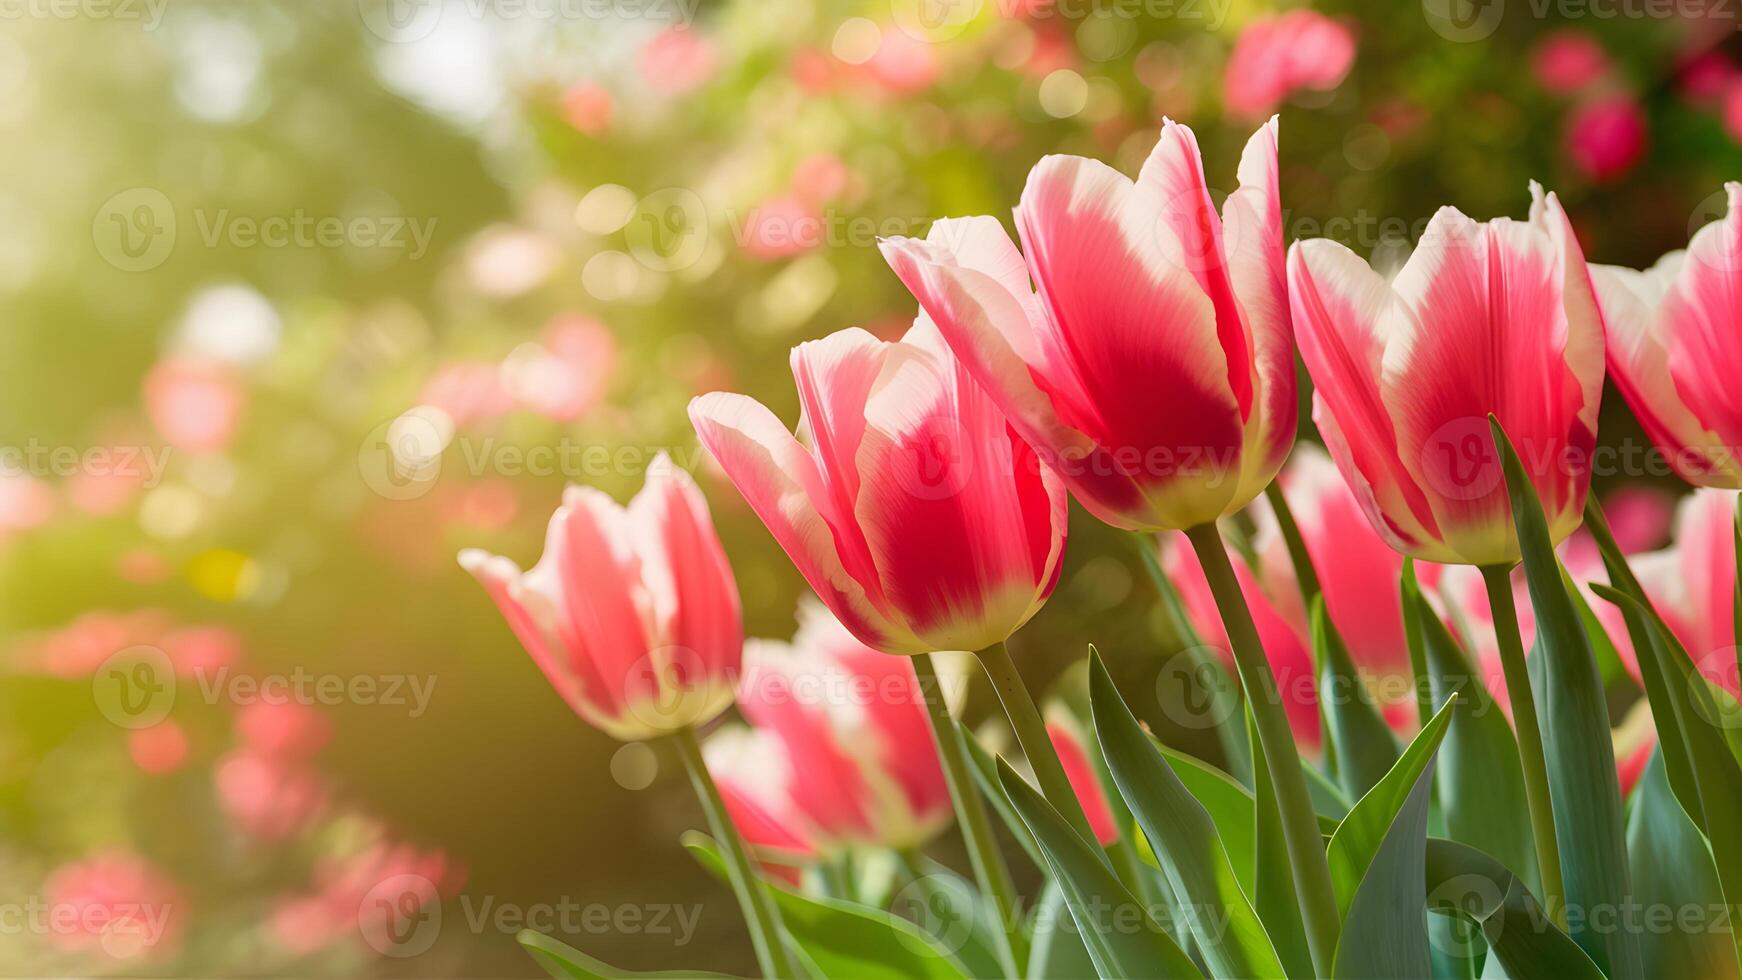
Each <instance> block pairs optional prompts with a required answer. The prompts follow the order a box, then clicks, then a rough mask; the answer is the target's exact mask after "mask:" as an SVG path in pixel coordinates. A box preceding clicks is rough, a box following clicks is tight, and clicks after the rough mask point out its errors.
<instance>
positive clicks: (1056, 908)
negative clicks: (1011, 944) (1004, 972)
mask: <svg viewBox="0 0 1742 980" xmlns="http://www.w3.org/2000/svg"><path fill="white" fill-rule="evenodd" d="M1094 975H1095V962H1094V961H1093V960H1091V959H1090V958H1089V948H1088V947H1087V946H1085V945H1083V937H1082V935H1081V934H1080V933H1079V932H1077V920H1076V919H1074V918H1072V917H1071V910H1070V907H1069V906H1068V905H1067V904H1066V903H1065V893H1064V889H1062V888H1060V887H1059V884H1058V882H1056V881H1052V880H1050V879H1049V880H1048V881H1047V883H1046V887H1045V888H1044V889H1042V890H1041V893H1040V901H1039V902H1037V903H1035V917H1034V944H1033V945H1032V946H1031V947H1030V948H1029V953H1028V971H1027V977H1028V978H1029V980H1083V978H1085V977H1092V976H1094Z"/></svg>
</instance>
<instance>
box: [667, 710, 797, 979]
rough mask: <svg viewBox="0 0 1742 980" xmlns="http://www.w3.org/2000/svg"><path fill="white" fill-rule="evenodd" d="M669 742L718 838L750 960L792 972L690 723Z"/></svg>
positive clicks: (777, 972) (775, 972) (767, 899)
mask: <svg viewBox="0 0 1742 980" xmlns="http://www.w3.org/2000/svg"><path fill="white" fill-rule="evenodd" d="M671 740H672V741H673V742H675V743H676V744H677V748H678V754H679V755H681V756H683V761H684V768H686V769H688V770H689V773H690V784H691V785H692V786H694V787H695V790H696V797H697V798H698V799H700V800H701V803H702V810H703V811H705V812H706V813H707V816H708V826H709V828H710V829H712V830H713V832H714V839H715V840H717V841H719V842H720V850H721V852H722V853H721V856H722V857H723V858H725V863H726V874H727V877H728V878H729V879H730V880H731V882H732V891H734V892H736V893H737V895H738V907H739V908H740V909H742V910H743V912H744V922H745V924H746V925H748V926H749V927H750V942H751V945H753V946H754V947H755V948H756V962H757V963H758V964H759V965H760V966H761V967H762V973H763V975H764V976H767V977H796V976H798V971H797V970H795V969H794V968H793V966H792V961H791V960H790V958H789V957H788V955H787V949H786V943H785V942H784V941H783V940H782V939H781V930H780V913H779V912H778V911H777V910H776V909H775V907H774V898H773V896H771V895H769V893H768V889H767V887H765V886H764V885H763V883H762V879H761V878H760V877H759V876H758V875H757V873H756V867H755V865H753V864H751V863H750V854H749V852H748V851H747V850H746V849H745V847H744V840H743V838H741V837H739V836H738V829H737V827H736V826H734V825H733V823H732V818H731V817H729V816H727V814H726V801H725V800H724V799H722V798H721V797H720V788H719V787H718V786H715V785H714V777H713V776H712V775H710V774H709V773H708V764H707V762H705V761H704V760H703V758H702V743H701V741H700V740H699V739H697V738H696V730H695V729H694V728H690V727H685V728H681V729H678V731H677V732H675V733H673V735H672V737H671Z"/></svg>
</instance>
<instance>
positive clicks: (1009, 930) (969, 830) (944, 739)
mask: <svg viewBox="0 0 1742 980" xmlns="http://www.w3.org/2000/svg"><path fill="white" fill-rule="evenodd" d="M912 660H913V670H914V673H915V674H916V675H917V676H918V678H919V690H920V697H921V698H922V699H923V700H924V701H925V710H926V717H927V718H928V719H929V720H930V721H931V734H932V742H933V743H934V744H935V745H936V746H937V749H938V759H939V760H940V761H941V762H942V763H943V767H944V780H945V782H947V783H949V787H950V801H951V802H952V803H954V804H955V807H956V826H958V827H960V828H961V831H962V840H963V842H964V843H966V844H967V845H968V860H969V861H970V862H971V863H972V864H973V866H974V880H975V881H977V882H978V883H979V885H980V891H981V892H982V893H983V894H986V895H990V896H991V897H992V902H993V904H994V905H995V906H996V907H997V910H998V926H999V928H998V933H999V935H1001V936H1003V937H1004V941H1003V942H1002V943H1000V944H999V949H998V956H999V959H1000V960H1001V961H1002V962H1003V965H1004V968H1005V972H1006V973H1008V974H1009V975H1010V976H1013V977H1014V976H1020V975H1021V973H1022V969H1023V967H1024V966H1026V965H1027V963H1028V940H1027V938H1026V937H1025V936H1024V935H1023V933H1022V923H1021V920H1020V918H1019V915H1018V910H1017V906H1016V885H1015V883H1013V882H1012V881H1011V880H1010V868H1009V867H1008V866H1007V865H1005V863H1004V855H1003V854H1001V853H999V851H998V841H997V839H996V838H994V837H993V836H992V821H991V819H990V818H988V817H987V816H986V801H985V800H983V799H981V798H980V791H979V789H978V787H976V786H975V785H974V777H973V775H972V774H971V773H969V772H968V757H967V749H966V748H965V747H964V746H963V745H962V734H961V732H959V731H957V730H956V723H955V721H954V720H953V719H952V718H950V709H949V706H948V705H946V704H945V703H944V693H943V688H942V687H941V686H940V685H939V683H938V672H937V667H936V666H935V665H933V664H932V659H931V654H929V653H921V654H918V655H916V656H914V657H913V658H912ZM904 857H906V855H904Z"/></svg>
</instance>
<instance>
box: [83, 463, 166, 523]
mask: <svg viewBox="0 0 1742 980" xmlns="http://www.w3.org/2000/svg"><path fill="white" fill-rule="evenodd" d="M146 478H147V473H146V472H145V470H144V468H143V467H117V468H115V469H105V470H94V469H88V468H86V469H80V470H79V471H78V472H77V473H74V474H73V475H71V476H69V477H68V478H67V480H66V483H65V485H64V487H63V490H64V491H65V493H66V496H67V502H68V503H70V504H72V505H73V507H74V508H75V509H77V510H78V511H80V512H82V513H85V514H89V515H91V516H93V517H107V516H109V515H111V514H114V513H116V512H117V511H119V510H121V508H123V507H125V506H127V505H128V504H129V503H131V502H132V501H133V499H134V498H135V497H137V496H138V495H139V491H140V489H141V488H143V487H144V485H145V481H146Z"/></svg>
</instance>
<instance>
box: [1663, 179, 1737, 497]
mask: <svg viewBox="0 0 1742 980" xmlns="http://www.w3.org/2000/svg"><path fill="white" fill-rule="evenodd" d="M1725 186H1726V188H1727V190H1728V191H1729V195H1730V206H1729V213H1728V214H1727V215H1726V217H1724V218H1723V219H1722V220H1720V221H1716V222H1713V223H1711V224H1709V225H1706V226H1705V227H1704V228H1701V229H1700V230H1699V231H1698V232H1696V233H1695V234H1694V237H1693V241H1691V242H1689V243H1688V259H1687V262H1686V263H1684V264H1683V266H1682V270H1681V274H1680V275H1679V276H1678V277H1677V278H1676V280H1675V284H1674V285H1673V286H1672V287H1671V288H1670V290H1669V292H1668V293H1667V294H1666V295H1665V297H1664V302H1663V305H1662V306H1661V307H1660V308H1659V311H1658V316H1659V317H1661V318H1662V321H1663V323H1664V328H1663V329H1664V331H1665V336H1666V339H1667V340H1668V341H1669V344H1668V346H1669V368H1670V375H1671V376H1672V377H1673V378H1674V379H1675V386H1676V390H1677V391H1678V392H1680V393H1681V396H1682V400H1683V402H1684V403H1685V404H1686V405H1687V406H1688V408H1689V409H1690V410H1691V411H1692V412H1693V414H1694V415H1695V416H1696V417H1697V418H1698V419H1699V420H1700V422H1701V424H1702V425H1703V426H1704V427H1705V428H1707V429H1710V430H1712V431H1713V432H1716V433H1717V434H1718V436H1719V438H1720V439H1721V440H1723V442H1722V443H1721V445H1723V446H1725V447H1727V448H1726V449H1725V450H1723V451H1724V452H1725V455H1726V460H1725V461H1726V462H1727V463H1729V464H1730V465H1731V466H1732V467H1734V465H1735V463H1734V459H1733V456H1734V453H1735V448H1734V447H1735V446H1736V445H1737V444H1738V442H1742V385H1737V384H1736V379H1737V378H1738V377H1739V376H1742V343H1738V341H1737V327H1736V325H1737V324H1738V323H1742V184H1739V183H1730V184H1727V185H1725ZM1671 331H1673V335H1670V333H1669V332H1671Z"/></svg>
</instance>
